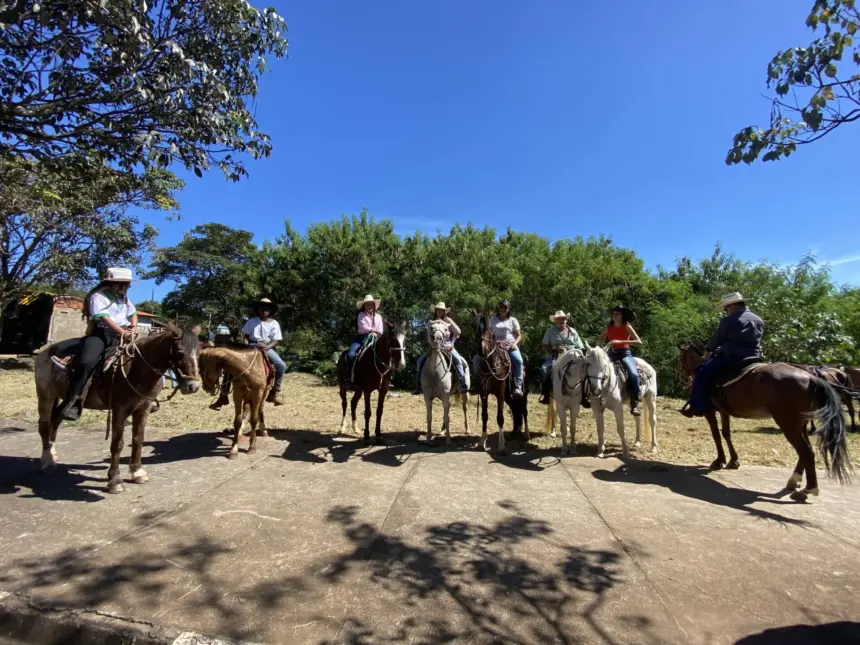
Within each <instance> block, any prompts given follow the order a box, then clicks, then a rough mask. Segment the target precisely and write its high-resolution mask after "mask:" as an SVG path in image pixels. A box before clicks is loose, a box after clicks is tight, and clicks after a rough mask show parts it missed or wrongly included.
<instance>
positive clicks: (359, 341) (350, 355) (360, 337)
mask: <svg viewBox="0 0 860 645" xmlns="http://www.w3.org/2000/svg"><path fill="white" fill-rule="evenodd" d="M369 335H370V334H357V335H356V336H355V338H353V339H352V343H350V345H349V351H348V352H347V354H346V377H347V378H348V379H349V380H350V381H351V380H352V364H353V363H354V362H355V357H356V355H357V354H358V350H360V349H361V346H362V345H363V344H364V339H365V338H367V337H368V336H369Z"/></svg>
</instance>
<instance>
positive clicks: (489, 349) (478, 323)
mask: <svg viewBox="0 0 860 645" xmlns="http://www.w3.org/2000/svg"><path fill="white" fill-rule="evenodd" d="M472 321H473V323H474V325H475V339H476V340H477V343H478V358H477V363H476V365H475V377H474V382H473V387H474V389H475V390H476V391H477V392H478V394H479V396H480V397H481V423H482V426H481V446H482V447H483V448H484V450H489V449H490V446H489V441H488V439H487V419H488V417H489V415H488V413H487V406H488V403H489V397H490V396H491V395H492V396H494V397H496V423H497V424H498V426H499V445H498V452H499V454H500V455H503V454H505V390H506V388H507V381H508V378H509V376H510V374H511V369H512V367H511V357H510V355H509V354H508V352H507V351H506V350H505V348H504V347H502V346H501V345H499V344H497V343H496V341H495V340H493V330H492V327H491V326H490V314H488V313H479V312H478V311H472ZM524 369H525V367H524ZM526 437H527V438H528V429H526Z"/></svg>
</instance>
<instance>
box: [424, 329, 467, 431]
mask: <svg viewBox="0 0 860 645" xmlns="http://www.w3.org/2000/svg"><path fill="white" fill-rule="evenodd" d="M446 330H447V324H446V323H444V322H442V321H433V322H431V323H430V350H429V351H428V352H427V360H426V361H425V362H424V369H423V371H422V372H421V391H422V392H423V393H424V405H426V406H427V441H428V442H430V441H432V439H433V400H434V399H439V400H440V401H442V410H443V417H442V430H443V431H444V432H445V443H446V444H450V443H451V428H450V418H449V415H448V412H449V409H450V397H452V396H453V397H454V403H455V405H456V404H460V405H461V406H462V408H463V417H464V419H465V421H466V434H469V414H468V411H467V406H468V403H469V395H468V394H466V393H463V394H461V393H460V392H459V387H458V386H459V383H458V382H457V379H456V378H455V377H454V374H453V372H454V357H453V356H452V355H451V354H450V353H448V352H446V351H444V350H443V349H442V344H443V342H444V339H445V331H446ZM463 372H464V373H465V376H466V387H467V388H468V387H469V366H468V365H465V361H464V365H463Z"/></svg>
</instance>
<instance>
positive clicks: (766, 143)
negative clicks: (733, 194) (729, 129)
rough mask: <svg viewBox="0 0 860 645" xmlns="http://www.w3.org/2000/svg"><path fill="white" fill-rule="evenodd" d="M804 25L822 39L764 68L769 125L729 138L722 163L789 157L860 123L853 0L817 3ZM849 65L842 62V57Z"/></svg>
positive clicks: (858, 13)
mask: <svg viewBox="0 0 860 645" xmlns="http://www.w3.org/2000/svg"><path fill="white" fill-rule="evenodd" d="M806 24H807V25H808V26H809V27H810V28H811V29H812V30H813V31H814V32H818V33H821V36H820V37H819V38H817V39H816V40H814V41H813V42H812V43H810V44H809V45H808V46H806V47H795V48H793V49H786V50H784V51H781V52H779V53H777V55H776V56H774V58H773V60H771V62H770V64H769V65H768V68H767V86H768V87H769V88H772V89H773V90H774V92H775V96H774V97H773V101H772V106H771V113H770V125H769V126H768V127H767V128H766V129H762V128H759V127H756V126H750V127H747V128H744V129H743V130H741V131H740V132H739V133H738V134H737V135H736V136H735V139H734V144H733V146H732V149H731V150H730V151H729V154H728V156H727V157H726V163H727V164H729V165H731V164H736V163H739V162H741V161H743V162H744V163H752V162H753V161H755V160H756V159H758V158H759V157H760V156H761V159H762V160H763V161H773V160H777V159H780V158H781V157H788V156H789V155H790V154H791V153H792V152H794V151H795V150H796V149H797V146H798V145H799V144H806V143H811V142H813V141H817V140H818V139H821V138H822V137H823V136H825V135H827V134H828V133H830V132H832V131H833V130H835V129H836V128H838V127H839V126H841V125H843V124H845V123H850V122H853V121H857V120H858V119H860V73H858V72H860V47H858V46H853V48H852V45H854V37H855V35H856V33H857V31H858V29H860V9H858V6H857V4H856V2H855V0H816V2H815V4H814V5H813V7H812V11H811V12H810V14H809V16H808V18H807V19H806ZM846 57H847V58H848V60H845V58H846Z"/></svg>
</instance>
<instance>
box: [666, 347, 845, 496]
mask: <svg viewBox="0 0 860 645" xmlns="http://www.w3.org/2000/svg"><path fill="white" fill-rule="evenodd" d="M679 349H680V352H681V356H680V363H681V372H682V373H683V374H684V375H685V376H686V377H687V378H688V379H689V383H690V384H691V383H692V378H693V374H694V373H695V371H696V369H697V368H698V367H699V365H701V364H702V362H703V355H702V350H700V349H698V348H696V347H691V346H682V347H680V348H679ZM720 389H721V394H720V393H718V392H715V393H714V395H713V396H712V397H711V403H712V404H713V405H714V408H715V409H716V411H711V412H708V413H707V414H706V415H705V418H706V419H707V420H708V425H709V426H710V427H711V433H712V434H713V436H714V443H716V445H717V459H716V460H715V461H714V463H712V464H711V469H712V470H717V469H720V468H723V467H724V466H726V455H725V453H724V452H723V446H722V443H721V442H720V434H719V428H718V427H717V417H716V415H717V413H719V414H720V418H721V420H722V433H723V438H724V439H725V440H726V443H727V444H728V447H729V456H730V461H729V463H728V467H729V468H737V467H738V466H739V461H738V454H737V452H735V448H734V446H733V445H732V439H731V427H730V425H729V424H730V421H729V418H730V417H736V418H739V419H768V418H770V419H773V420H774V421H775V422H776V425H777V426H779V429H780V430H782V432H783V434H784V435H785V438H786V439H787V440H788V442H789V443H790V444H791V445H792V447H793V448H794V450H795V452H797V458H798V459H797V466H796V467H795V468H794V472H793V473H792V474H791V477H790V478H789V480H788V483H787V484H786V490H792V491H793V492H792V494H791V498H792V499H794V500H796V501H805V500H806V498H807V496H808V495H818V478H817V476H816V473H815V453H814V452H813V450H812V445H811V444H810V442H809V437H808V435H807V434H806V429H805V428H806V423H807V421H809V420H810V419H815V420H816V421H817V422H818V424H819V431H818V450H819V453H820V454H821V457H822V459H824V464H825V467H826V469H827V474H828V476H835V477H836V478H837V479H838V480H839V482H840V483H846V482H848V481H850V479H851V462H850V460H849V458H848V447H847V445H846V443H845V417H844V415H843V413H842V402H841V401H840V399H839V394H837V392H836V390H834V389H833V388H832V387H831V386H830V384H829V383H827V381H824V380H823V379H820V378H818V377H816V376H813V375H811V374H808V373H807V372H804V371H802V370H799V369H796V368H794V367H792V366H791V365H788V364H787V363H766V364H762V365H761V366H759V367H758V368H756V369H754V370H753V371H751V372H747V373H746V375H745V376H744V377H743V378H741V379H740V380H736V381H734V382H730V384H729V385H728V386H726V387H723V388H720ZM804 472H805V473H806V488H805V489H804V490H798V489H799V488H800V483H801V481H802V479H803V473H804Z"/></svg>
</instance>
